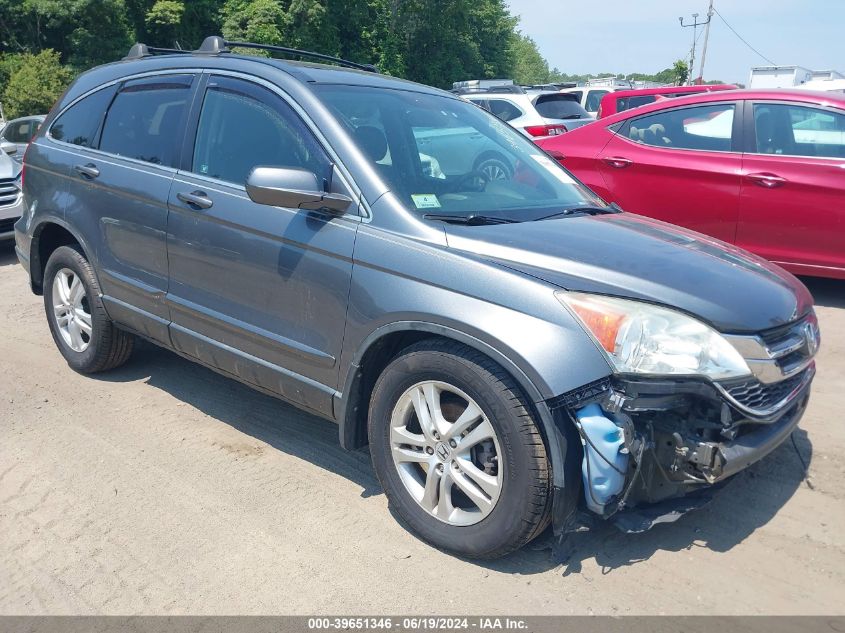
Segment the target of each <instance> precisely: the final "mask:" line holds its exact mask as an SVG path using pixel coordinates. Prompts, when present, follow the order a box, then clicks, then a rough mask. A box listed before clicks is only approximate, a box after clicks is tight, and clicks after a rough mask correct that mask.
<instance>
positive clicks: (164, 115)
mask: <svg viewBox="0 0 845 633" xmlns="http://www.w3.org/2000/svg"><path fill="white" fill-rule="evenodd" d="M192 82H193V76H192V75H171V76H165V77H151V78H148V79H140V80H137V81H130V82H127V83H126V84H124V85H123V87H122V88H121V89H120V92H118V94H117V96H116V97H115V98H114V102H113V103H112V106H111V108H109V111H108V114H107V115H106V121H105V124H104V125H103V134H102V138H101V140H100V149H101V150H103V151H104V152H109V153H111V154H117V155H118V156H125V157H126V158H134V159H136V160H142V161H145V162H147V163H153V164H155V165H163V166H167V167H175V166H176V165H177V161H178V153H179V147H180V145H181V140H182V132H183V131H184V129H185V120H186V115H187V111H188V102H189V99H190V96H191V84H192Z"/></svg>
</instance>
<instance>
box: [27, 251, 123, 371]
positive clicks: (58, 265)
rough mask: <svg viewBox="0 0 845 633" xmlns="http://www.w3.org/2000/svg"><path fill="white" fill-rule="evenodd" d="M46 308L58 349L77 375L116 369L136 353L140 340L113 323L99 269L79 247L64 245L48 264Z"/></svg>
mask: <svg viewBox="0 0 845 633" xmlns="http://www.w3.org/2000/svg"><path fill="white" fill-rule="evenodd" d="M44 309H45V311H46V313H47V323H49V325H50V333H51V334H52V335H53V340H54V341H55V342H56V347H58V348H59V351H60V352H61V353H62V356H64V357H65V360H66V361H67V364H68V365H70V366H71V368H72V369H74V370H75V371H78V372H80V373H83V374H93V373H96V372H100V371H106V370H109V369H114V368H115V367H119V366H120V365H123V364H124V363H125V362H126V361H127V360H129V357H130V356H131V355H132V349H133V347H134V343H135V337H134V336H133V335H132V334H129V333H128V332H125V331H123V330H120V329H118V328H117V327H116V326H115V325H114V323H112V321H111V320H110V319H109V317H108V315H107V314H106V310H105V308H104V307H103V301H102V298H101V292H100V285H99V284H98V283H97V278H96V277H95V276H94V270H93V268H92V267H91V264H90V263H89V262H88V260H87V259H86V258H85V255H83V254H82V251H81V250H80V249H79V247H78V246H76V245H71V246H60V247H59V248H57V249H56V250H55V251H53V254H52V255H50V259H48V260H47V265H46V267H45V269H44Z"/></svg>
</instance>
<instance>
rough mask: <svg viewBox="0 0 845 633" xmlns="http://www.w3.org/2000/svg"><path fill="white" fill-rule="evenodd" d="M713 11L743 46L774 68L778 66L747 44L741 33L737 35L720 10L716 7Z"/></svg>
mask: <svg viewBox="0 0 845 633" xmlns="http://www.w3.org/2000/svg"><path fill="white" fill-rule="evenodd" d="M713 11H715V12H716V15H718V16H719V18H720V19H721V20H722V22H724V23H725V26H726V27H728V28H729V29H730V30H731V32H732V33H733V34H734V35H736V36H737V37H738V38H739V39H740V40H741V41H742V43H743V44H745V45H746V46H747V47H748V48H750V49H751V50H752V51H754V52H755V53H757V54H758V55H759V56H760V57H762V58H763V59H765V60H766V61H767V62H769V63H770V64H771V65H772V66H777V64H776V63H774V62H773V61H772V60H771V59H769V58H768V57H766V56H765V55H763V53H761V52H760V51H758V50H757V49H756V48H754V47H753V46H751V44H749V43H748V42H746V41H745V38H744V37H742V35H740V34H739V33H737V32H736V29H734V27H732V26H731V25H730V24H729V23H728V21H727V20H726V19H725V17H724V16H723V15H722V14H721V13H719V10H718V9H717V8H716V7H713Z"/></svg>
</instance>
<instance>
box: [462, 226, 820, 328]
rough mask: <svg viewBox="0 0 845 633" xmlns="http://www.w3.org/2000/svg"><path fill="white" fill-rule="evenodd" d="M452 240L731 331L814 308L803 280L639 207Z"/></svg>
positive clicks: (550, 276)
mask: <svg viewBox="0 0 845 633" xmlns="http://www.w3.org/2000/svg"><path fill="white" fill-rule="evenodd" d="M446 235H447V240H448V244H449V247H450V248H454V249H457V250H462V251H465V252H468V253H472V254H474V255H476V256H479V257H481V258H484V259H487V260H492V261H495V262H497V263H498V264H500V265H503V266H506V267H508V268H511V269H515V270H517V271H520V272H522V273H524V274H527V275H531V276H532V277H536V278H539V279H543V280H544V281H547V282H548V283H550V284H553V285H555V286H559V287H561V288H564V289H567V290H576V291H582V292H595V293H601V294H607V295H614V296H619V297H627V298H631V299H639V300H645V301H649V302H653V303H660V304H663V305H666V306H669V307H673V308H676V309H680V310H682V311H684V312H688V313H690V314H692V315H695V316H697V317H698V318H699V319H702V320H704V321H706V322H708V323H710V324H711V325H712V326H713V327H715V328H716V329H717V330H720V331H722V332H736V333H740V332H758V331H762V330H766V329H769V328H772V327H776V326H779V325H783V324H785V323H788V322H790V321H793V320H795V319H796V318H798V317H800V316H803V315H804V314H806V313H807V312H809V311H810V310H811V309H812V304H813V299H812V296H811V295H810V293H809V291H808V290H807V289H806V288H805V287H804V285H803V284H802V283H801V282H800V281H798V279H796V278H795V277H793V276H792V275H791V274H789V273H788V272H786V271H785V270H783V269H781V268H779V267H778V266H775V265H773V264H770V263H768V262H766V261H765V260H763V259H761V258H759V257H757V256H755V255H752V254H750V253H748V252H746V251H743V250H741V249H739V248H736V247H734V246H731V245H729V244H726V243H724V242H720V241H719V240H716V239H713V238H710V237H707V236H705V235H702V234H700V233H695V232H693V231H688V230H685V229H682V228H679V227H676V226H673V225H670V224H666V223H664V222H659V221H657V220H652V219H649V218H645V217H642V216H638V215H634V214H632V213H619V214H612V215H600V216H576V217H569V218H560V219H553V220H544V221H538V222H522V223H519V224H499V225H489V226H463V225H457V224H447V225H446Z"/></svg>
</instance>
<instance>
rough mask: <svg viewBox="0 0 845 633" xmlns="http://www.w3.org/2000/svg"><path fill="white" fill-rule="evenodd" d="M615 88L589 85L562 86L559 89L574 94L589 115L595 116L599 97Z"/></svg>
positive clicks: (599, 101) (599, 100)
mask: <svg viewBox="0 0 845 633" xmlns="http://www.w3.org/2000/svg"><path fill="white" fill-rule="evenodd" d="M615 90H616V88H610V87H607V86H604V87H601V88H590V87H589V86H579V87H577V88H564V89H563V90H561V92H562V93H564V94H569V95H574V96H576V97H577V98H578V102H579V103H580V104H581V106H582V107H583V108H584V109H585V110H586V111H587V112H589V113H590V116H591V117H593V118H596V113H597V112H598V111H599V104H600V103H601V98H602V97H603V96H604V95H606V94H607V93H608V92H614V91H615Z"/></svg>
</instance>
